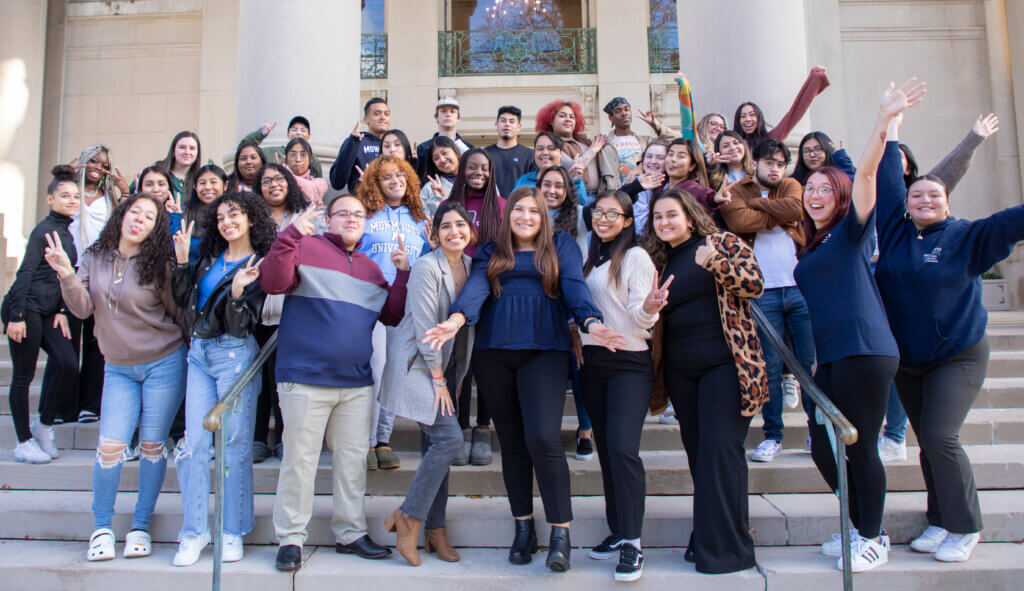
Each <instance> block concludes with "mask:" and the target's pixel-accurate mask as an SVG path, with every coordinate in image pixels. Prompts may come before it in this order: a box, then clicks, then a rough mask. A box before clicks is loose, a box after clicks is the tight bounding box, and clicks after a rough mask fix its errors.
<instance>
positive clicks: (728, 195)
mask: <svg viewBox="0 0 1024 591" xmlns="http://www.w3.org/2000/svg"><path fill="white" fill-rule="evenodd" d="M738 182H739V181H736V183H738ZM736 183H728V184H725V183H723V184H722V188H721V189H719V190H718V192H717V193H715V196H714V198H713V199H714V201H715V203H717V204H719V205H721V204H723V203H730V202H732V192H730V191H729V189H732V186H733V185H735V184H736Z"/></svg>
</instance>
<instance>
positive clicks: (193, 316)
mask: <svg viewBox="0 0 1024 591" xmlns="http://www.w3.org/2000/svg"><path fill="white" fill-rule="evenodd" d="M253 256H255V255H253ZM215 262H216V260H215V259H212V258H210V257H206V258H204V259H202V260H199V261H196V262H194V263H190V264H186V265H180V264H178V263H177V262H175V263H174V266H173V267H172V269H171V292H172V294H173V295H174V301H175V303H177V304H178V305H179V306H181V308H182V310H184V311H185V327H186V329H187V333H186V334H188V335H189V337H190V338H193V339H212V338H215V337H219V336H221V335H223V334H229V335H231V336H233V337H238V338H243V337H247V336H249V335H251V334H252V331H253V328H255V326H256V324H257V323H258V322H259V320H260V311H261V310H262V309H263V298H264V297H265V296H266V294H264V293H263V290H262V289H261V288H260V282H259V281H253V282H252V283H250V284H249V285H248V286H247V287H246V288H245V291H244V292H242V297H241V298H239V299H237V300H236V299H235V298H233V297H231V280H232V279H234V277H235V273H236V272H237V271H238V270H239V269H241V268H242V267H243V266H244V265H245V264H246V263H245V262H242V263H240V264H238V265H235V268H234V269H232V270H231V271H229V272H228V274H227V275H225V276H224V277H223V278H222V279H221V280H220V281H219V282H217V285H216V287H214V289H213V292H212V293H210V296H209V297H208V298H206V304H205V305H204V306H203V309H202V310H197V309H196V307H197V304H198V302H199V280H200V279H202V278H203V276H204V275H206V273H207V271H209V270H210V268H211V267H212V266H213V264H214V263H215Z"/></svg>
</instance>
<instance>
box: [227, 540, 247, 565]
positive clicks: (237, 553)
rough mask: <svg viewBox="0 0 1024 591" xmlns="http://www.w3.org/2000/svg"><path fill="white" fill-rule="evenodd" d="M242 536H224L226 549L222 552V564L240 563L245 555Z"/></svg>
mask: <svg viewBox="0 0 1024 591" xmlns="http://www.w3.org/2000/svg"><path fill="white" fill-rule="evenodd" d="M244 553H245V552H244V550H243V548H242V536H233V535H231V534H224V548H223V549H222V550H221V561H222V562H238V561H239V560H241V559H242V556H243V555H244Z"/></svg>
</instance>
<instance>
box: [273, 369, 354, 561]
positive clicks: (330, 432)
mask: <svg viewBox="0 0 1024 591" xmlns="http://www.w3.org/2000/svg"><path fill="white" fill-rule="evenodd" d="M277 388H278V392H279V396H280V401H281V414H282V415H283V416H284V434H283V436H282V439H283V440H284V458H283V459H282V460H281V472H280V474H279V476H278V479H277V497H276V499H275V500H274V533H275V534H276V535H277V539H278V542H279V543H280V544H281V545H282V546H284V545H288V544H294V545H296V546H302V544H303V542H305V540H306V536H307V532H306V526H307V525H308V524H309V519H310V517H311V516H312V514H313V485H314V482H315V480H316V469H317V463H318V461H319V459H320V449H321V445H322V444H323V441H324V434H325V433H326V435H327V447H328V449H330V450H331V452H332V468H333V479H332V483H333V486H332V493H333V497H334V516H333V518H332V519H331V530H333V531H334V537H335V540H337V542H338V543H340V544H350V543H352V542H354V541H356V540H357V539H359V538H361V537H363V536H364V535H366V512H365V511H364V507H363V496H364V495H365V493H366V453H367V451H369V445H370V444H369V437H370V414H371V412H372V410H373V387H372V386H363V387H359V388H333V387H327V386H311V385H308V384H295V383H292V382H279V383H278V385H277Z"/></svg>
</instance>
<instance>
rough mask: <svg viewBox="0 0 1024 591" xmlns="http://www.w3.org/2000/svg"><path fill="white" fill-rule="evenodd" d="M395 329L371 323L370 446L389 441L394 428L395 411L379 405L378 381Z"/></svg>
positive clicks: (382, 373) (382, 372)
mask: <svg viewBox="0 0 1024 591" xmlns="http://www.w3.org/2000/svg"><path fill="white" fill-rule="evenodd" d="M394 330H395V327H393V326H385V325H384V324H382V323H380V322H378V323H377V324H375V325H373V338H372V340H371V343H372V346H373V354H372V355H371V357H370V372H371V374H372V375H373V419H372V420H371V422H370V447H371V448H373V447H376V446H377V444H378V443H381V442H390V441H391V432H392V431H393V430H394V428H395V413H393V412H391V411H390V410H388V409H386V408H384V407H383V406H381V405H380V403H379V402H377V401H378V400H380V382H381V376H383V375H384V364H385V363H386V362H387V360H388V351H387V349H388V337H389V336H390V335H391V333H392V332H393V331H394Z"/></svg>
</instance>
